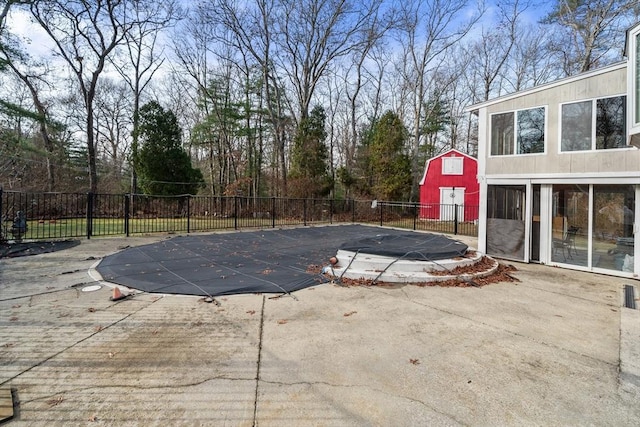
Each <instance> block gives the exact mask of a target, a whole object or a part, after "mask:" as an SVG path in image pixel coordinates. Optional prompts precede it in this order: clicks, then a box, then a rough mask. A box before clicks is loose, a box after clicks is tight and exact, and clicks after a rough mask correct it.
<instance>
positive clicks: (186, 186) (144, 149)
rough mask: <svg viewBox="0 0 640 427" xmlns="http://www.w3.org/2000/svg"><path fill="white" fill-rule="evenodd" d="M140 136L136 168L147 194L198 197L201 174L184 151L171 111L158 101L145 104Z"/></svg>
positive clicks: (179, 130) (141, 118) (141, 113)
mask: <svg viewBox="0 0 640 427" xmlns="http://www.w3.org/2000/svg"><path fill="white" fill-rule="evenodd" d="M138 132H139V134H138V140H139V142H140V144H141V147H140V149H139V150H138V153H137V156H136V159H135V162H134V164H135V165H136V172H137V174H138V178H139V181H140V187H141V188H142V189H143V191H144V192H145V193H146V194H156V195H178V194H195V193H196V192H197V191H198V189H199V188H201V187H202V185H203V178H202V173H201V172H200V170H199V169H196V168H194V167H193V166H192V165H191V159H190V158H189V154H188V153H187V152H186V151H185V150H184V149H183V148H182V130H181V129H180V126H179V125H178V120H177V118H176V116H175V114H173V112H172V111H171V110H165V109H163V108H162V106H161V105H160V104H158V103H157V102H155V101H152V102H149V103H148V104H145V105H144V106H143V107H142V108H140V123H139V127H138Z"/></svg>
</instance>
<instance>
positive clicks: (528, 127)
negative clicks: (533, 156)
mask: <svg viewBox="0 0 640 427" xmlns="http://www.w3.org/2000/svg"><path fill="white" fill-rule="evenodd" d="M527 153H544V107H540V108H532V109H530V110H522V111H518V154H527Z"/></svg>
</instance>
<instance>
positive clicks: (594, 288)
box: [0, 236, 640, 426]
mask: <svg viewBox="0 0 640 427" xmlns="http://www.w3.org/2000/svg"><path fill="white" fill-rule="evenodd" d="M165 238H167V237H166V236H157V237H137V238H128V239H125V238H102V239H93V240H85V241H82V242H81V244H80V245H78V246H75V247H72V248H68V249H65V250H63V251H57V252H52V253H47V254H41V255H35V256H28V257H19V258H3V259H0V324H1V327H0V390H4V394H3V395H4V396H6V395H7V394H8V395H11V394H13V400H14V402H13V405H12V409H13V411H12V412H13V413H12V415H13V418H12V419H10V420H8V421H6V425H10V426H22V425H29V426H39V425H42V426H70V425H97V426H98V425H104V426H116V425H117V426H125V425H127V426H136V425H141V426H169V425H171V426H180V425H184V426H347V425H348V426H371V425H376V426H391V425H393V426H412V425H415V426H417V425H429V426H434V425H436V426H437V425H447V426H449V425H518V426H522V425H586V424H589V425H616V426H632V425H634V426H635V425H637V424H638V420H639V419H640V405H638V401H640V310H632V309H629V308H624V307H623V288H624V285H626V284H632V285H634V286H635V288H636V295H638V292H637V291H638V282H636V281H632V280H625V279H620V278H615V277H609V276H602V275H596V274H589V273H582V272H576V271H570V270H563V269H558V268H551V267H546V266H542V265H534V264H518V263H513V265H514V266H515V267H516V268H517V271H516V272H514V273H512V275H513V276H515V277H517V278H518V279H519V280H520V281H519V282H509V283H496V284H491V285H487V286H484V287H482V288H474V287H471V288H441V287H418V286H413V285H406V286H393V287H381V286H379V287H342V286H339V285H337V284H323V285H320V286H316V287H312V288H308V289H304V290H301V291H297V292H295V293H294V294H292V295H293V296H294V297H295V298H293V297H291V296H288V295H284V296H279V295H277V294H250V295H237V296H226V297H220V298H218V301H219V303H220V304H219V305H215V304H209V303H206V302H203V300H202V298H200V297H187V296H166V295H154V294H146V293H141V294H137V295H135V296H133V297H130V298H127V299H124V300H122V301H117V302H113V301H110V298H109V297H110V296H111V295H112V289H111V288H110V287H109V286H106V285H105V284H101V288H100V289H99V290H96V291H91V292H84V291H83V288H85V287H87V286H90V285H95V284H97V283H96V282H95V281H94V279H92V277H91V276H90V275H89V274H88V271H89V269H90V268H91V267H92V265H94V264H95V262H96V260H98V259H99V258H101V257H103V256H105V255H107V254H110V253H113V252H115V251H117V250H118V248H123V247H125V246H134V245H142V244H146V243H150V242H155V241H158V240H161V239H165ZM460 239H461V240H464V241H465V243H467V244H469V245H470V246H474V245H475V241H474V239H469V238H464V237H461V238H460ZM326 261H327V260H318V263H323V262H324V263H326ZM5 407H6V405H5ZM0 408H2V405H1V404H0Z"/></svg>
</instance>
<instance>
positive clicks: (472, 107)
mask: <svg viewBox="0 0 640 427" xmlns="http://www.w3.org/2000/svg"><path fill="white" fill-rule="evenodd" d="M626 67H627V61H619V62H616V63H614V64H611V65H608V66H606V67H602V68H598V69H596V70H591V71H586V72H584V73H580V74H577V75H575V76H570V77H565V78H563V79H560V80H554V81H552V82H549V83H545V84H542V85H540V86H535V87H532V88H531V89H525V90H521V91H519V92H513V93H510V94H508V95H503V96H499V97H498V98H494V99H490V100H488V101H483V102H480V103H477V104H473V105H470V106H468V107H466V108H465V109H464V112H465V113H473V112H476V111H478V110H480V109H481V108H486V107H489V106H491V105H494V104H497V103H499V102H504V101H509V100H511V99H514V98H519V97H521V96H525V95H530V94H534V93H536V92H540V91H543V90H548V89H552V88H554V87H557V86H562V85H565V84H568V83H572V82H574V81H578V80H582V79H585V78H588V77H593V76H597V75H600V74H605V73H608V72H611V71H615V70H619V69H626Z"/></svg>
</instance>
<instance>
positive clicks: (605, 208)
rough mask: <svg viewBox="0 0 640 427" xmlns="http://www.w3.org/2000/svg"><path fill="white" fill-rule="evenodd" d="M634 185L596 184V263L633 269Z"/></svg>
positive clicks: (594, 209)
mask: <svg viewBox="0 0 640 427" xmlns="http://www.w3.org/2000/svg"><path fill="white" fill-rule="evenodd" d="M634 207H635V191H634V186H633V185H594V186H593V221H594V224H593V256H592V265H593V267H598V268H606V269H608V270H617V271H626V272H633V251H634V240H633V221H634V219H635V217H634V213H633V208H634Z"/></svg>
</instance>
